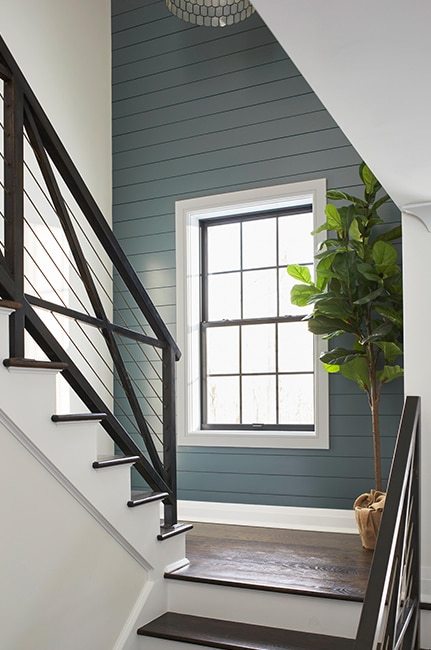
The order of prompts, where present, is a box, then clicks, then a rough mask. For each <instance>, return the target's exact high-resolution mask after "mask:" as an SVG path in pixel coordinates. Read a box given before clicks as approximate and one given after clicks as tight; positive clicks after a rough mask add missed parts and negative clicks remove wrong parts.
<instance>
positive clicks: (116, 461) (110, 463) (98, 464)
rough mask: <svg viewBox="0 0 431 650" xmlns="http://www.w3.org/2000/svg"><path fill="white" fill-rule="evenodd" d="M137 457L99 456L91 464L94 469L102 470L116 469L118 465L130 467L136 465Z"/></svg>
mask: <svg viewBox="0 0 431 650" xmlns="http://www.w3.org/2000/svg"><path fill="white" fill-rule="evenodd" d="M139 458H140V457H139V456H99V457H98V459H97V460H95V461H94V462H93V467H94V469H102V468H103V467H116V466H118V465H132V464H134V463H137V462H138V460H139Z"/></svg>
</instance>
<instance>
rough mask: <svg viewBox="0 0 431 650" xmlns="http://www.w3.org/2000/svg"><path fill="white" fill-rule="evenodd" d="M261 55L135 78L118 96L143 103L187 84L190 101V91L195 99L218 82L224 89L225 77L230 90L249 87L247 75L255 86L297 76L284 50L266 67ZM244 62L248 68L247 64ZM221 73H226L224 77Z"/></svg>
mask: <svg viewBox="0 0 431 650" xmlns="http://www.w3.org/2000/svg"><path fill="white" fill-rule="evenodd" d="M271 49H274V48H271ZM253 54H254V57H253V56H252V55H253ZM259 54H260V52H259V51H257V52H256V50H251V51H247V52H245V53H237V54H236V55H235V56H233V55H230V56H226V57H225V58H226V61H225V62H223V60H221V59H215V60H212V61H206V62H205V63H202V64H196V65H193V66H188V67H187V68H186V67H183V66H182V67H178V68H175V69H174V70H168V71H166V72H164V73H159V74H157V75H155V74H149V75H143V76H139V77H134V78H132V79H130V80H127V81H122V82H121V83H119V84H117V87H116V93H115V95H116V97H121V101H124V100H125V99H127V98H129V97H137V96H138V95H139V96H140V97H142V99H143V101H144V98H145V96H146V95H150V94H154V93H163V92H164V91H171V90H175V92H177V93H178V89H180V92H181V90H182V88H183V87H184V85H185V84H187V88H188V93H187V98H188V99H189V98H190V92H191V91H192V92H193V95H194V96H201V94H202V90H203V91H204V92H207V91H208V87H209V83H211V85H212V84H213V83H215V84H216V87H215V90H216V91H217V88H220V87H221V86H220V85H219V84H221V83H223V84H225V83H226V77H228V78H229V79H228V81H229V83H228V84H227V88H228V89H229V88H231V87H241V86H244V85H248V82H249V80H248V78H247V76H248V75H247V74H246V72H248V73H249V75H250V74H252V75H253V77H252V78H253V83H256V82H258V83H259V82H260V81H261V80H274V79H285V78H286V76H289V77H294V76H296V75H298V71H297V69H296V67H295V66H294V65H293V64H292V65H291V67H290V69H286V62H285V60H284V59H283V56H282V52H281V50H278V56H276V55H273V54H272V55H271V57H270V59H269V60H268V61H267V62H266V63H265V64H262V62H261V59H260V57H259ZM259 59H260V63H259ZM245 61H246V62H247V65H245ZM220 70H223V74H222V75H221V74H220ZM220 77H222V79H220ZM238 84H239V86H238ZM223 92H226V91H225V90H224V91H223ZM163 97H164V96H163V95H161V100H159V102H160V103H161V104H162V103H163V101H164V99H163Z"/></svg>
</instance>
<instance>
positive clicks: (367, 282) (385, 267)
mask: <svg viewBox="0 0 431 650" xmlns="http://www.w3.org/2000/svg"><path fill="white" fill-rule="evenodd" d="M359 175H360V178H361V181H362V183H363V185H364V198H358V197H356V196H351V195H349V194H346V193H345V192H342V191H339V190H330V191H328V192H327V198H328V199H329V200H331V201H342V202H343V205H342V207H340V208H338V209H337V208H336V207H335V205H333V204H332V203H329V204H328V205H327V206H326V210H325V213H326V222H325V223H324V224H323V225H322V226H321V227H320V228H319V229H318V230H317V231H315V232H320V231H328V237H327V239H326V240H325V241H323V243H322V244H321V245H320V247H319V251H318V252H317V254H316V261H317V265H316V271H315V278H314V279H313V278H312V276H311V273H310V270H309V268H308V267H306V266H299V265H296V264H291V265H289V266H288V267H287V271H288V273H289V275H291V276H292V277H293V278H294V279H296V280H299V282H300V283H299V284H296V285H294V286H293V288H292V291H291V301H292V303H293V304H295V305H298V306H301V307H304V308H307V307H309V306H311V308H312V309H311V314H310V315H309V316H308V317H307V319H308V328H309V330H310V332H312V333H313V334H317V335H319V336H322V337H324V338H326V339H333V338H336V337H338V336H342V337H343V338H342V347H341V346H340V347H332V349H330V350H328V351H327V352H324V353H323V354H322V355H321V357H320V360H321V361H322V362H323V364H324V366H325V368H326V370H327V371H328V372H339V373H341V374H342V375H344V377H346V378H347V379H350V380H352V381H354V382H356V384H357V385H358V386H359V388H360V389H361V390H363V391H364V392H365V393H366V396H367V398H368V404H369V407H370V411H371V422H372V427H371V428H372V435H373V450H374V475H375V485H374V488H373V489H372V490H371V493H370V494H366V495H361V496H360V497H358V499H357V500H356V501H355V513H356V519H357V522H358V527H359V532H360V533H361V539H362V545H363V546H364V547H365V548H374V542H375V539H373V537H375V536H376V534H377V530H378V524H379V520H380V515H381V509H382V507H383V503H384V493H383V492H382V469H381V453H380V422H379V405H380V398H381V394H382V388H383V386H384V385H385V384H387V383H389V382H390V381H392V380H394V379H396V378H397V377H400V376H402V374H403V369H402V367H401V366H400V365H399V357H400V356H401V355H402V334H403V316H402V300H403V297H402V278H401V269H400V266H399V265H398V263H397V259H398V253H397V249H396V247H395V246H394V243H393V242H396V241H397V240H399V239H400V237H401V226H397V227H395V228H392V229H391V230H385V229H384V228H382V224H383V220H382V219H381V218H380V217H379V215H378V210H379V208H380V207H381V206H382V205H383V204H384V203H386V201H388V200H389V196H388V195H387V194H384V195H383V196H381V197H380V198H378V195H379V190H381V185H380V183H379V182H378V180H377V178H376V177H375V176H374V174H373V173H372V171H371V170H370V169H369V167H367V165H366V164H365V163H361V165H360V167H359ZM313 234H314V233H313ZM361 510H363V511H364V512H363V513H361V512H360V511H361ZM370 513H371V514H370ZM373 513H376V514H373ZM362 520H365V522H363V521H362ZM363 527H364V531H362V528H363Z"/></svg>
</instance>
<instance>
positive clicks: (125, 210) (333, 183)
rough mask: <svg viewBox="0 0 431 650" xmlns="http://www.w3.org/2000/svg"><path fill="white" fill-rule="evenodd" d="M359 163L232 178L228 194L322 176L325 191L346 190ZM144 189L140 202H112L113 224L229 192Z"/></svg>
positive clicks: (221, 189)
mask: <svg viewBox="0 0 431 650" xmlns="http://www.w3.org/2000/svg"><path fill="white" fill-rule="evenodd" d="M358 161H359V156H358V157H357V159H356V160H355V163H354V164H350V165H342V166H338V167H333V168H332V169H328V167H327V166H325V167H324V168H321V169H316V170H314V171H308V172H307V173H301V174H299V173H298V174H296V173H290V174H289V175H288V176H287V175H286V174H274V175H273V176H272V178H271V179H266V178H249V179H248V180H247V182H245V183H244V182H242V183H238V184H236V183H235V180H234V179H232V180H231V182H230V185H229V191H232V192H234V191H235V190H237V189H238V190H240V189H241V190H243V189H248V188H254V187H265V186H268V185H279V184H283V183H287V182H291V183H296V182H298V181H304V180H312V179H315V178H322V177H326V182H327V187H328V189H335V188H341V187H346V185H348V184H350V183H351V182H352V175H353V174H356V173H357V165H356V163H357V162H358ZM343 181H345V182H343ZM147 189H148V192H147V194H146V196H145V198H143V199H139V200H138V201H133V200H131V199H132V197H127V200H125V202H124V203H122V202H120V201H115V214H116V221H115V223H119V222H121V221H123V220H124V219H130V220H132V219H137V218H140V217H143V216H146V217H148V216H153V215H156V214H161V215H162V216H163V217H164V216H165V215H166V214H167V213H171V214H175V201H180V200H182V199H185V198H187V199H191V198H194V197H196V196H205V195H210V194H217V193H221V192H226V191H228V188H227V187H226V186H223V185H222V186H213V187H211V188H203V187H201V188H198V189H195V190H191V189H188V188H186V189H184V187H182V188H181V189H179V188H176V190H177V191H176V192H175V193H170V192H171V185H170V183H165V184H164V185H163V186H161V187H159V188H158V189H159V191H160V193H159V194H157V195H154V196H153V195H151V184H150V185H149V187H148V188H147ZM114 227H115V226H114Z"/></svg>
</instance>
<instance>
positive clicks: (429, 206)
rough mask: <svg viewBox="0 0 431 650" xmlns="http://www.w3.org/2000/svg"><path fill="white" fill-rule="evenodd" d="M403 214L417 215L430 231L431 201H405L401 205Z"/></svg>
mask: <svg viewBox="0 0 431 650" xmlns="http://www.w3.org/2000/svg"><path fill="white" fill-rule="evenodd" d="M402 211H403V212H404V213H405V214H408V215H412V216H414V217H417V218H418V219H420V220H421V221H422V223H423V224H424V226H425V227H426V229H427V230H428V231H429V232H431V201H427V202H424V203H407V205H404V206H403V207H402Z"/></svg>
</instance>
